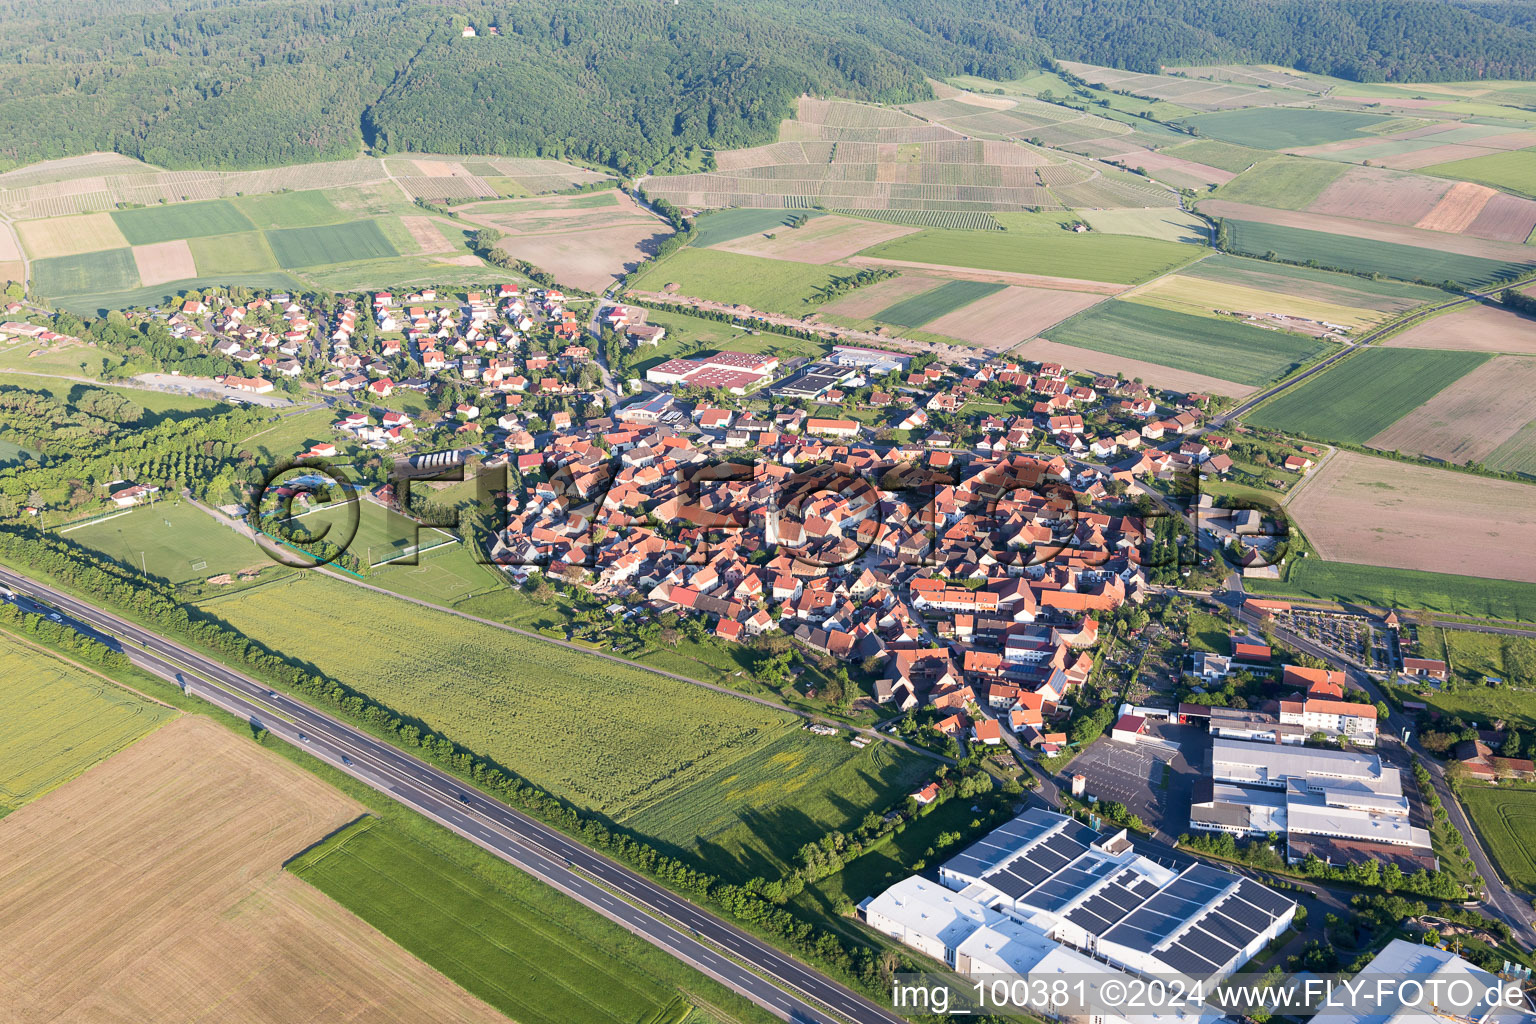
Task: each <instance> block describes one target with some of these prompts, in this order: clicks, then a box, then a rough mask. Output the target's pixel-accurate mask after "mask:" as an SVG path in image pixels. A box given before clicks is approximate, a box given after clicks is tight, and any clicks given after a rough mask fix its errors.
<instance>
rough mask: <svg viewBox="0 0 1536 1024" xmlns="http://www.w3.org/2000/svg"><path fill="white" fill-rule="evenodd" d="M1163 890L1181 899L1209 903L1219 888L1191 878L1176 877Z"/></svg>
mask: <svg viewBox="0 0 1536 1024" xmlns="http://www.w3.org/2000/svg"><path fill="white" fill-rule="evenodd" d="M1163 891H1164V892H1165V893H1167V894H1168V895H1170V896H1174V897H1177V898H1178V899H1181V900H1188V901H1189V902H1191V903H1208V902H1210V899H1211V897H1212V896H1214V895H1216V892H1217V890H1215V889H1213V888H1211V887H1210V886H1208V885H1201V884H1200V883H1199V882H1196V881H1194V880H1193V879H1189V878H1176V879H1174V880H1173V883H1172V884H1171V885H1169V886H1168V888H1166V889H1164V890H1163Z"/></svg>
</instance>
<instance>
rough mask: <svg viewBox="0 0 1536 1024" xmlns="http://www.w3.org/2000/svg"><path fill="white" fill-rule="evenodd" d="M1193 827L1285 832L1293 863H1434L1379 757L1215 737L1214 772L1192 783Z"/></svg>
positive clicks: (1398, 781)
mask: <svg viewBox="0 0 1536 1024" xmlns="http://www.w3.org/2000/svg"><path fill="white" fill-rule="evenodd" d="M1189 824H1190V827H1191V828H1193V829H1199V830H1203V831H1207V832H1230V833H1232V834H1233V835H1239V836H1262V835H1267V834H1270V833H1277V834H1279V835H1283V836H1285V837H1286V843H1287V858H1288V859H1289V860H1290V861H1291V862H1292V863H1296V862H1298V861H1301V860H1304V859H1305V858H1306V857H1307V856H1308V855H1309V854H1316V855H1317V856H1318V857H1321V858H1322V859H1323V860H1327V861H1330V862H1334V863H1338V862H1347V861H1354V860H1360V859H1363V858H1366V857H1372V858H1376V859H1381V860H1385V861H1393V862H1396V863H1398V864H1399V866H1400V867H1403V868H1404V869H1406V870H1417V869H1418V868H1421V867H1422V868H1427V869H1429V870H1433V869H1434V868H1435V867H1436V859H1435V856H1434V854H1433V853H1432V852H1431V839H1430V834H1429V831H1428V830H1427V829H1424V828H1420V827H1418V826H1416V825H1413V824H1411V822H1410V820H1409V805H1408V798H1407V797H1406V796H1405V795H1404V794H1403V785H1402V777H1401V773H1400V772H1399V770H1398V769H1396V768H1389V767H1386V766H1384V765H1383V764H1382V762H1381V758H1380V756H1378V755H1376V754H1366V753H1356V752H1353V751H1344V750H1324V749H1314V748H1304V747H1290V746H1284V745H1281V744H1276V743H1263V742H1246V741H1244V740H1238V739H1228V738H1225V737H1221V736H1213V737H1212V739H1211V774H1210V777H1209V778H1205V779H1200V780H1198V781H1196V783H1195V789H1194V793H1193V795H1192V798H1191V801H1190V811H1189Z"/></svg>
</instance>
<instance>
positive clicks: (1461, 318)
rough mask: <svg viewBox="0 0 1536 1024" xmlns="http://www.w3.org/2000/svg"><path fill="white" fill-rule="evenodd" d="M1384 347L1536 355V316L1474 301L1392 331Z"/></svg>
mask: <svg viewBox="0 0 1536 1024" xmlns="http://www.w3.org/2000/svg"><path fill="white" fill-rule="evenodd" d="M1382 344H1383V345H1384V346H1385V347H1387V348H1436V349H1455V350H1456V351H1459V352H1510V353H1513V354H1515V355H1528V356H1536V320H1533V319H1531V318H1530V317H1524V316H1521V315H1520V314H1518V313H1515V312H1512V311H1511V310H1508V309H1505V308H1503V307H1502V306H1498V305H1495V304H1492V303H1488V304H1484V303H1476V304H1473V305H1471V306H1467V307H1464V308H1461V309H1456V310H1453V311H1452V312H1449V313H1442V314H1441V315H1439V316H1436V317H1431V318H1430V319H1428V320H1426V321H1424V322H1423V323H1421V324H1418V325H1416V326H1414V327H1410V328H1408V330H1406V331H1403V332H1402V333H1400V334H1394V335H1393V336H1392V337H1390V338H1388V339H1387V340H1386V341H1385V342H1383V343H1382Z"/></svg>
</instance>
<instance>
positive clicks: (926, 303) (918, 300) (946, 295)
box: [873, 281, 1006, 327]
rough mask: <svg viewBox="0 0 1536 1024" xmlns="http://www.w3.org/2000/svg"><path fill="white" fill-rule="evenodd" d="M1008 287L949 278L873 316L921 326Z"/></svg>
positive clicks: (897, 323) (908, 325)
mask: <svg viewBox="0 0 1536 1024" xmlns="http://www.w3.org/2000/svg"><path fill="white" fill-rule="evenodd" d="M1004 287H1006V286H1005V285H1001V284H991V283H988V282H985V281H947V282H945V283H944V284H941V285H939V286H938V287H937V288H930V289H929V290H928V291H926V292H920V293H918V294H917V295H914V296H912V297H911V298H909V299H903V300H902V301H901V302H898V303H896V304H895V305H894V306H888V307H886V308H885V309H882V310H881V311H880V312H878V313H876V314H874V316H873V319H875V320H879V321H881V322H883V323H888V324H895V325H896V326H898V327H921V326H922V325H923V324H926V323H928V321H930V320H937V319H938V318H939V317H941V316H944V315H945V314H946V313H953V312H954V311H955V310H957V309H960V308H961V307H962V306H969V305H970V304H971V303H973V302H975V301H976V300H977V299H984V298H986V297H987V296H988V295H991V294H992V293H994V292H1000V291H1002V290H1003V288H1004Z"/></svg>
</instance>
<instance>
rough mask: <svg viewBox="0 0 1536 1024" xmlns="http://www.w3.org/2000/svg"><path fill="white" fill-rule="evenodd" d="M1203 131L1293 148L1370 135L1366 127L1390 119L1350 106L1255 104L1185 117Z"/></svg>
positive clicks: (1239, 141)
mask: <svg viewBox="0 0 1536 1024" xmlns="http://www.w3.org/2000/svg"><path fill="white" fill-rule="evenodd" d="M1185 120H1186V121H1188V122H1189V123H1190V124H1192V125H1194V126H1195V127H1196V128H1198V129H1200V134H1202V135H1209V136H1212V137H1213V138H1217V139H1222V140H1224V141H1226V142H1235V143H1237V144H1238V145H1239V146H1252V147H1254V148H1256V149H1293V148H1295V147H1298V146H1317V145H1321V144H1322V143H1324V142H1340V141H1342V140H1344V139H1358V138H1363V137H1367V136H1366V131H1365V129H1366V128H1368V127H1370V126H1371V125H1375V124H1379V123H1381V122H1382V121H1385V120H1387V118H1386V117H1384V116H1382V115H1380V114H1361V113H1356V112H1355V111H1351V110H1301V109H1297V108H1295V107H1254V108H1251V109H1247V110H1220V111H1217V112H1216V113H1214V114H1198V115H1196V116H1194V117H1190V118H1186V119H1185Z"/></svg>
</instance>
